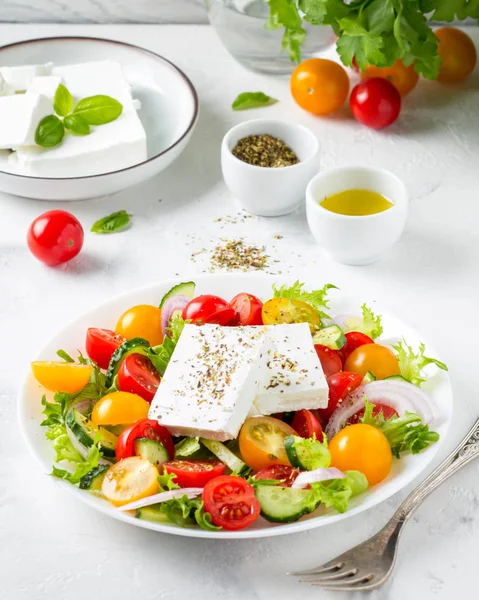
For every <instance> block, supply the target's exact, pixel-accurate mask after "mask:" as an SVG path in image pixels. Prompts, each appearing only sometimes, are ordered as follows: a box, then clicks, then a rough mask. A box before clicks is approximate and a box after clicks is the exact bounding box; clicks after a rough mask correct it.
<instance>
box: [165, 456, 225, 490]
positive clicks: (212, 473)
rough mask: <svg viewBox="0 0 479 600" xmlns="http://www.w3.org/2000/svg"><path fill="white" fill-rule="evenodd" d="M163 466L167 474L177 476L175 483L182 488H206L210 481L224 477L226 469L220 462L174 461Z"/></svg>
mask: <svg viewBox="0 0 479 600" xmlns="http://www.w3.org/2000/svg"><path fill="white" fill-rule="evenodd" d="M162 466H163V468H164V469H165V471H166V472H167V473H172V474H173V475H176V479H175V483H176V484H177V485H179V486H180V487H182V488H187V487H205V485H206V484H207V483H208V481H210V479H214V478H215V477H219V476H220V475H223V473H224V472H225V469H226V465H225V464H223V463H222V462H220V461H219V460H193V459H192V460H173V461H171V462H167V463H163V465H162Z"/></svg>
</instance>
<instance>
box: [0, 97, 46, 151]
mask: <svg viewBox="0 0 479 600" xmlns="http://www.w3.org/2000/svg"><path fill="white" fill-rule="evenodd" d="M51 112H52V103H51V100H49V99H48V98H47V97H46V96H41V95H40V94H15V95H13V96H1V97H0V148H1V149H6V150H8V149H12V148H16V147H18V146H30V145H32V144H34V143H35V130H36V128H37V125H38V123H39V121H40V120H41V119H43V117H46V116H47V115H49V114H51Z"/></svg>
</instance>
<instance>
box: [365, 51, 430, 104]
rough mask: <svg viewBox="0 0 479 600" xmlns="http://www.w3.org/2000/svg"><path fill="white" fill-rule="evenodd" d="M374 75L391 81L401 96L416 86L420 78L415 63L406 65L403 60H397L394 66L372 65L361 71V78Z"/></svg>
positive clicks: (368, 77) (369, 77) (370, 77)
mask: <svg viewBox="0 0 479 600" xmlns="http://www.w3.org/2000/svg"><path fill="white" fill-rule="evenodd" d="M373 77H381V78H383V79H387V80H388V81H390V82H391V83H392V84H393V85H394V87H395V88H396V89H397V91H398V92H399V93H400V94H401V96H405V95H406V94H409V92H410V91H411V90H413V89H414V88H415V87H416V85H417V82H418V79H419V75H418V74H417V73H416V71H415V70H414V65H410V66H409V67H405V66H404V63H403V62H402V60H397V61H396V62H395V63H394V65H392V67H375V66H374V65H370V66H368V67H367V68H366V70H365V71H363V72H362V73H361V79H372V78H373Z"/></svg>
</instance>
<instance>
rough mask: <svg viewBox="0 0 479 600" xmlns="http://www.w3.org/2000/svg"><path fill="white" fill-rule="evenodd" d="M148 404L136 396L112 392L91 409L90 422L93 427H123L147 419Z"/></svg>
mask: <svg viewBox="0 0 479 600" xmlns="http://www.w3.org/2000/svg"><path fill="white" fill-rule="evenodd" d="M149 408H150V405H149V403H148V402H147V401H146V400H143V398H141V397H140V396H137V395H136V394H130V393H129V392H112V393H111V394H107V395H106V396H103V398H101V399H100V400H98V402H97V403H96V404H95V406H94V407H93V411H92V413H91V420H92V421H93V423H95V425H124V424H126V423H136V421H139V420H140V419H147V418H148V410H149Z"/></svg>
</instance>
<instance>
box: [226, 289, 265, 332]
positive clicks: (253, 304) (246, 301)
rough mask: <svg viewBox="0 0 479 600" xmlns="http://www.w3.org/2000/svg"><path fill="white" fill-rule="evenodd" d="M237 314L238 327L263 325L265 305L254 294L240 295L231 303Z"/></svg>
mask: <svg viewBox="0 0 479 600" xmlns="http://www.w3.org/2000/svg"><path fill="white" fill-rule="evenodd" d="M230 305H231V308H232V309H233V310H234V311H235V313H236V318H237V321H238V325H262V324H263V318H262V316H261V310H262V308H263V303H262V302H261V300H260V299H259V298H257V297H256V296H253V294H245V293H242V294H238V295H237V296H235V297H234V298H233V300H231V302H230Z"/></svg>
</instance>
